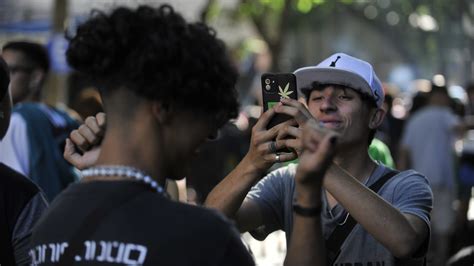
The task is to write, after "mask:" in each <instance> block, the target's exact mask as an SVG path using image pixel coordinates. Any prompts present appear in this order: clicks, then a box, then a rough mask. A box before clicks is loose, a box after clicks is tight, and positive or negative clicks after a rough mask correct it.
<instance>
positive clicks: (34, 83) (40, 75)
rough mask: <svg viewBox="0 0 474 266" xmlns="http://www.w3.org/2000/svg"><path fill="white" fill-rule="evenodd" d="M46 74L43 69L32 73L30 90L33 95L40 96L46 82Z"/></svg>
mask: <svg viewBox="0 0 474 266" xmlns="http://www.w3.org/2000/svg"><path fill="white" fill-rule="evenodd" d="M45 78H46V77H45V73H44V71H43V70H41V69H35V70H33V72H31V79H30V88H31V89H32V91H31V93H32V94H38V93H39V90H41V83H42V82H43V81H44V80H45Z"/></svg>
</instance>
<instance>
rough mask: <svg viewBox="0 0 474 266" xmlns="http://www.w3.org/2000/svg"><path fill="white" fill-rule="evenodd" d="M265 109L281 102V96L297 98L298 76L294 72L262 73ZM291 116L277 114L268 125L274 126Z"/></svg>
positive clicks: (268, 126) (269, 126)
mask: <svg viewBox="0 0 474 266" xmlns="http://www.w3.org/2000/svg"><path fill="white" fill-rule="evenodd" d="M261 81H262V99H263V111H264V112H265V111H267V110H268V109H270V108H272V107H273V106H274V105H276V104H278V103H279V102H280V98H282V97H285V98H292V99H297V98H298V95H297V89H296V76H295V75H294V74H292V73H265V74H263V75H262V80H261ZM290 118H291V116H289V115H285V114H275V115H274V116H273V117H272V119H271V120H270V122H269V123H268V125H267V129H268V128H272V127H274V126H276V125H278V124H280V123H282V122H285V121H286V120H288V119H290Z"/></svg>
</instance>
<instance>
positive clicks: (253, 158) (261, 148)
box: [205, 108, 296, 232]
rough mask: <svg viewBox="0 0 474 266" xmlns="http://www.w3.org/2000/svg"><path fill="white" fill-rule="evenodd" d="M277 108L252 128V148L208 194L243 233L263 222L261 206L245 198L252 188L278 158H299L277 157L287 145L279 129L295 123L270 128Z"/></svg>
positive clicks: (210, 202) (209, 204) (210, 201)
mask: <svg viewBox="0 0 474 266" xmlns="http://www.w3.org/2000/svg"><path fill="white" fill-rule="evenodd" d="M274 113H275V109H274V108H272V109H269V110H268V111H267V112H265V113H263V114H262V116H261V117H260V118H259V120H258V121H257V123H256V124H255V126H254V127H253V129H252V137H251V141H250V147H249V151H248V152H247V154H246V155H245V157H244V158H243V159H242V161H241V162H240V163H239V164H238V165H237V167H236V168H235V169H234V170H233V171H232V172H230V173H229V175H227V176H226V177H225V178H224V179H223V180H222V181H221V182H220V183H219V184H218V185H217V186H216V187H215V188H214V189H213V190H212V191H211V192H210V193H209V195H208V197H207V199H206V201H205V205H206V206H207V207H211V208H215V209H217V210H219V211H221V212H222V213H224V214H225V215H226V216H228V217H229V218H231V219H235V220H236V222H237V226H238V228H239V230H240V231H241V232H245V231H248V230H250V229H254V228H256V227H258V226H259V225H261V224H262V222H263V221H262V217H261V214H260V211H259V209H258V206H257V205H256V204H255V203H253V202H252V201H249V200H245V201H244V199H245V196H246V195H247V193H248V192H249V190H250V188H251V187H252V186H253V185H255V184H256V183H257V182H258V181H259V180H260V179H261V178H262V177H263V176H264V175H265V173H266V172H267V170H268V169H269V168H270V167H271V166H272V165H273V164H274V163H275V162H277V161H280V162H284V161H289V160H293V159H295V158H296V154H293V153H282V154H280V155H279V157H278V158H277V156H276V150H278V149H281V148H283V147H285V146H284V145H285V141H283V140H277V141H276V142H274V141H273V140H274V139H275V138H276V137H277V135H278V130H279V129H281V128H282V127H285V126H286V125H287V124H289V123H292V122H291V121H287V122H285V123H283V124H280V125H278V126H275V127H273V128H271V129H269V130H267V129H266V126H267V124H268V121H270V119H271V118H272V117H273V115H274Z"/></svg>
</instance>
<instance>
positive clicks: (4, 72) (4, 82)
mask: <svg viewBox="0 0 474 266" xmlns="http://www.w3.org/2000/svg"><path fill="white" fill-rule="evenodd" d="M8 84H10V72H9V71H8V66H7V63H5V61H4V60H3V58H2V57H1V56H0V100H2V99H3V97H5V94H6V93H7V91H8Z"/></svg>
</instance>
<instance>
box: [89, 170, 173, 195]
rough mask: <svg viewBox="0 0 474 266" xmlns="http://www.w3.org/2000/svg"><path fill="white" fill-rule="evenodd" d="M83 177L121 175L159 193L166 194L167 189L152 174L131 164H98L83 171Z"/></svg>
mask: <svg viewBox="0 0 474 266" xmlns="http://www.w3.org/2000/svg"><path fill="white" fill-rule="evenodd" d="M81 174H82V176H83V177H90V176H121V177H127V178H130V179H132V180H136V181H139V182H142V183H145V184H146V185H148V186H149V187H150V188H151V189H153V190H154V191H156V192H157V193H159V194H164V195H166V192H165V190H164V189H163V187H162V186H160V185H159V184H158V182H156V181H155V180H153V178H151V177H150V175H148V174H146V173H145V172H144V171H142V170H140V169H137V168H135V167H131V166H124V165H98V166H94V167H91V168H87V169H85V170H82V171H81Z"/></svg>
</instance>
